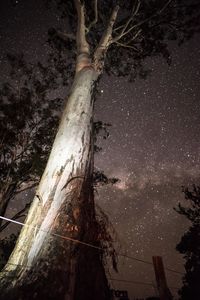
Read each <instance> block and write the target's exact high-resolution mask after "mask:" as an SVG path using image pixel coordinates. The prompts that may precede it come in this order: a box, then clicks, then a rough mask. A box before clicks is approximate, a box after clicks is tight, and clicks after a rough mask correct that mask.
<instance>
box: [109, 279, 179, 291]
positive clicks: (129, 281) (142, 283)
mask: <svg viewBox="0 0 200 300" xmlns="http://www.w3.org/2000/svg"><path fill="white" fill-rule="evenodd" d="M108 279H109V280H111V281H119V282H127V283H134V284H141V285H149V286H151V287H155V285H154V284H153V283H150V282H143V281H133V280H125V279H117V278H108ZM169 288H170V289H176V290H179V288H177V287H174V286H169Z"/></svg>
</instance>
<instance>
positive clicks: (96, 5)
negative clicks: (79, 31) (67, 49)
mask: <svg viewBox="0 0 200 300" xmlns="http://www.w3.org/2000/svg"><path fill="white" fill-rule="evenodd" d="M97 22H98V0H94V20H93V21H92V22H91V23H90V24H89V26H88V27H87V32H89V31H90V30H91V28H92V27H93V26H94V25H95V24H96V23H97Z"/></svg>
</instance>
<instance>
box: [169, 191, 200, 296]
mask: <svg viewBox="0 0 200 300" xmlns="http://www.w3.org/2000/svg"><path fill="white" fill-rule="evenodd" d="M183 192H184V194H185V199H186V206H182V205H181V204H180V203H179V205H178V208H175V210H176V211H177V212H178V213H179V214H181V215H183V216H184V217H186V218H187V219H188V220H189V221H190V222H191V226H190V227H189V229H188V231H187V232H186V233H184V235H183V236H182V238H181V241H180V242H179V243H178V245H177V246H176V249H177V251H179V252H180V253H181V254H183V257H184V259H185V261H186V262H185V271H186V274H185V275H184V277H183V287H182V288H181V290H180V291H179V295H180V296H181V299H182V300H186V299H191V300H196V299H198V298H199V297H200V286H199V277H200V187H199V186H195V185H194V186H193V189H188V188H184V189H183Z"/></svg>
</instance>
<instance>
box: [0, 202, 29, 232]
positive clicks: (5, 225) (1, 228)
mask: <svg viewBox="0 0 200 300" xmlns="http://www.w3.org/2000/svg"><path fill="white" fill-rule="evenodd" d="M30 205H31V202H29V203H27V204H26V205H25V206H24V208H22V209H21V210H20V211H18V212H17V213H16V214H15V215H14V216H13V217H12V218H11V220H17V219H19V218H22V217H24V216H25V215H23V213H24V212H25V211H26V210H27V209H28V208H29V207H30ZM10 223H11V221H7V222H6V223H4V224H3V225H2V226H1V227H0V232H2V231H3V230H4V229H5V228H6V227H7V226H8V225H9V224H10Z"/></svg>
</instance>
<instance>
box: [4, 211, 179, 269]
mask: <svg viewBox="0 0 200 300" xmlns="http://www.w3.org/2000/svg"><path fill="white" fill-rule="evenodd" d="M0 219H2V220H5V221H9V222H11V223H15V224H18V225H21V226H28V227H32V228H33V229H38V227H37V226H32V225H29V224H25V223H22V222H19V221H16V220H12V219H9V218H6V217H3V216H0ZM39 230H40V231H42V232H45V233H48V234H51V235H53V236H55V237H59V238H62V239H65V240H68V241H71V242H73V243H77V244H81V245H84V246H88V247H91V248H94V249H97V250H101V251H104V249H103V248H101V247H98V246H95V245H92V244H89V243H86V242H82V241H80V240H77V239H73V238H70V237H67V236H64V235H60V234H57V233H53V232H48V231H45V230H43V229H39ZM118 256H121V257H126V258H129V259H132V260H135V261H138V262H142V263H145V264H148V265H153V263H152V262H150V261H146V260H142V259H139V258H136V257H133V256H129V255H126V254H122V253H119V254H118ZM10 264H11V263H10ZM165 270H166V271H170V272H173V273H176V274H181V275H184V273H182V272H179V271H176V270H173V269H170V268H165Z"/></svg>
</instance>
